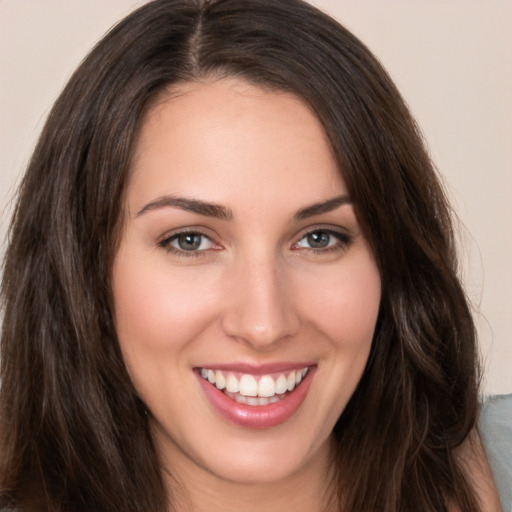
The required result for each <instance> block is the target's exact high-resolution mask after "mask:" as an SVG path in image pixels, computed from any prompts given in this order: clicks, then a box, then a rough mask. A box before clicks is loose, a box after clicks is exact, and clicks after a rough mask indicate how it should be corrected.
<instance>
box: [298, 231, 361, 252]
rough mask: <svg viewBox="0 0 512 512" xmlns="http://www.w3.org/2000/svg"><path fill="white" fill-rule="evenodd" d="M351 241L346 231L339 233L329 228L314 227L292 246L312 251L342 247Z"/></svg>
mask: <svg viewBox="0 0 512 512" xmlns="http://www.w3.org/2000/svg"><path fill="white" fill-rule="evenodd" d="M350 241H351V238H350V237H349V236H348V235H347V234H346V233H340V232H337V231H333V230H330V229H315V230H314V231H309V232H308V233H306V234H305V235H304V236H303V237H302V238H301V239H300V240H299V241H298V242H297V243H296V244H295V246H294V248H298V249H309V250H314V251H321V250H331V249H342V248H344V247H346V246H347V245H348V244H349V243H350Z"/></svg>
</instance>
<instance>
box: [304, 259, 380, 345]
mask: <svg viewBox="0 0 512 512" xmlns="http://www.w3.org/2000/svg"><path fill="white" fill-rule="evenodd" d="M320 284H321V285H320ZM306 288H307V291H305V293H304V295H305V296H307V297H308V307H309V310H310V311H311V315H310V318H311V320H312V321H314V322H315V323H316V325H317V326H318V328H319V329H320V330H321V331H322V332H323V333H324V334H325V335H326V336H327V337H328V338H329V339H330V340H331V342H333V343H334V344H339V345H342V346H343V347H346V348H347V349H357V348H358V347H359V346H360V345H361V344H363V345H365V346H368V347H369V345H370V344H371V340H372V338H373V332H374V329H375V323H376V321H377V315H378V311H379V305H380V297H381V281H380V276H379V272H378V270H377V267H376V265H375V264H374V262H373V260H372V259H371V256H370V255H368V256H366V255H364V256H363V257H361V258H353V259H351V260H350V261H347V262H346V264H345V265H344V266H342V267H340V269H339V270H338V271H337V272H331V273H330V275H326V276H325V278H323V279H321V280H320V281H318V280H317V281H316V285H315V283H313V282H311V283H307V286H306Z"/></svg>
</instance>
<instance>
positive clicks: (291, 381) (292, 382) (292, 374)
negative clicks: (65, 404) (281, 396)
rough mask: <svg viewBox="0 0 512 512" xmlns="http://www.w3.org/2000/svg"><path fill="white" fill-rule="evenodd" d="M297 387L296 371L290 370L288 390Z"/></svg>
mask: <svg viewBox="0 0 512 512" xmlns="http://www.w3.org/2000/svg"><path fill="white" fill-rule="evenodd" d="M293 388H295V372H290V375H288V391H293Z"/></svg>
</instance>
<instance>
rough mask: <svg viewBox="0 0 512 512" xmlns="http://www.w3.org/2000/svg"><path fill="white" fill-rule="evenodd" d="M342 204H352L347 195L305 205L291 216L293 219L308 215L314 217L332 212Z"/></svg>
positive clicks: (304, 217) (302, 218) (301, 218)
mask: <svg viewBox="0 0 512 512" xmlns="http://www.w3.org/2000/svg"><path fill="white" fill-rule="evenodd" d="M344 204H352V200H351V199H350V197H349V196H338V197H334V198H333V199H329V200H327V201H324V202H322V203H315V204H312V205H311V206H306V207H305V208H301V209H300V210H299V211H298V212H297V213H296V214H295V215H294V217H293V218H294V219H295V220H304V219H307V218H309V217H314V216H315V215H321V214H322V213H328V212H332V211H333V210H336V208H339V207H340V206H342V205H344Z"/></svg>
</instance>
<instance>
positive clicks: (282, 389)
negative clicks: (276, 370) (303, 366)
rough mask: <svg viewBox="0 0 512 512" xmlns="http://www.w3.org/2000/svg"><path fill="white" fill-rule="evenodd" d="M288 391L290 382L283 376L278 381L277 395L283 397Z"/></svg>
mask: <svg viewBox="0 0 512 512" xmlns="http://www.w3.org/2000/svg"><path fill="white" fill-rule="evenodd" d="M287 391H288V381H287V380H286V377H285V376H284V375H283V374H281V375H279V377H278V378H277V380H276V393H277V394H278V395H282V394H283V393H286V392H287Z"/></svg>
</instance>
